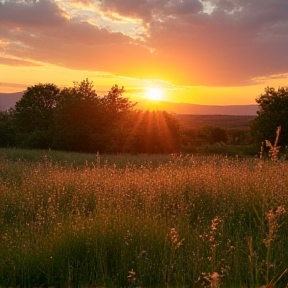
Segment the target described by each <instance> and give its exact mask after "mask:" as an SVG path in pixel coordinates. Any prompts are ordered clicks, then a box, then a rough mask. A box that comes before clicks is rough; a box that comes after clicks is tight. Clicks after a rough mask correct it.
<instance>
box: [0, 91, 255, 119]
mask: <svg viewBox="0 0 288 288" xmlns="http://www.w3.org/2000/svg"><path fill="white" fill-rule="evenodd" d="M22 95H23V92H15V93H1V92H0V111H7V110H9V109H10V108H12V107H14V106H15V104H16V102H17V101H19V100H20V99H21V97H22ZM136 108H139V109H143V110H166V111H168V112H171V113H174V114H182V115H237V116H247V115H251V116H256V115H257V111H258V106H257V105H201V104H192V103H182V102H179V103H177V102H169V101H149V100H145V99H143V100H140V101H139V102H138V104H137V106H136Z"/></svg>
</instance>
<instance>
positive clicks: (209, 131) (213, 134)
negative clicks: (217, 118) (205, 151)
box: [201, 126, 229, 144]
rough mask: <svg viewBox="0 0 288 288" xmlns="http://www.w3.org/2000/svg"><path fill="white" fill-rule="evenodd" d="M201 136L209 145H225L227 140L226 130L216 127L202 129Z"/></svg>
mask: <svg viewBox="0 0 288 288" xmlns="http://www.w3.org/2000/svg"><path fill="white" fill-rule="evenodd" d="M201 134H202V135H203V136H204V137H205V139H206V140H207V141H208V143H209V144H215V143H219V142H223V143H227V142H228V140H229V138H228V134H227V132H226V130H225V129H223V128H220V127H216V126H207V127H204V128H203V129H202V131H201Z"/></svg>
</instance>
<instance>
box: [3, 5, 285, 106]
mask: <svg viewBox="0 0 288 288" xmlns="http://www.w3.org/2000/svg"><path fill="white" fill-rule="evenodd" d="M287 12H288V0H53V1H52V0H10V1H8V0H0V92H5V93H7V92H17V91H23V90H25V89H26V88H27V87H28V86H32V85H36V84H38V83H54V84H56V85H58V86H59V87H64V86H69V87H71V86H73V83H74V81H76V82H81V81H82V80H85V79H86V78H88V79H89V80H90V81H93V84H94V87H95V90H96V91H97V92H98V91H99V94H101V93H106V92H107V91H109V89H110V88H111V87H112V86H113V85H115V84H117V85H119V86H124V88H125V90H126V92H125V93H126V94H125V95H126V96H128V97H130V98H131V99H132V100H136V101H137V100H138V99H143V98H145V97H147V93H146V91H151V89H150V90H149V88H153V87H154V88H161V89H162V94H161V97H162V99H164V100H168V101H173V102H184V103H194V104H204V105H246V104H256V103H255V98H257V97H259V96H260V95H261V94H262V93H264V89H265V87H267V86H270V87H275V88H277V87H278V86H288V52H287V47H288V13H287ZM152 90H153V89H152ZM154 90H155V89H154Z"/></svg>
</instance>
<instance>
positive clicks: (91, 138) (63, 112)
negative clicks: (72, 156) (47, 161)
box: [54, 79, 105, 152]
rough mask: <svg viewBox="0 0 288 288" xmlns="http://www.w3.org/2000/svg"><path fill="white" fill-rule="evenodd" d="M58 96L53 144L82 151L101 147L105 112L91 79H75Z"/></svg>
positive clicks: (60, 147) (58, 147) (57, 146)
mask: <svg viewBox="0 0 288 288" xmlns="http://www.w3.org/2000/svg"><path fill="white" fill-rule="evenodd" d="M60 95H61V97H60V100H59V103H58V106H57V109H56V110H55V114H54V123H55V124H54V147H55V148H57V149H64V150H74V151H83V152H94V151H97V150H99V149H100V148H102V145H101V143H100V142H101V139H100V138H101V137H100V135H101V134H102V133H104V132H105V131H104V129H105V127H104V122H103V114H104V113H103V109H102V104H101V101H100V97H99V96H98V95H97V93H96V91H95V90H94V88H93V82H89V80H88V79H86V80H84V81H82V82H81V83H78V82H74V87H69V88H64V89H63V90H62V91H61V93H60ZM99 141H100V142H99Z"/></svg>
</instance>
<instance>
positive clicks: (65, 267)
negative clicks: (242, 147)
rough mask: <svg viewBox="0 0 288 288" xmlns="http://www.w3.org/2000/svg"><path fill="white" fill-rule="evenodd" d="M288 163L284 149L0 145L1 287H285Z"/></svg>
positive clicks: (287, 276)
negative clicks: (87, 151) (136, 151)
mask: <svg viewBox="0 0 288 288" xmlns="http://www.w3.org/2000/svg"><path fill="white" fill-rule="evenodd" d="M73 155H74V156H73ZM287 175H288V162H287V161H286V162H285V161H279V162H277V163H275V162H271V161H269V160H266V161H263V160H260V159H243V160H239V159H236V158H235V159H228V158H225V157H223V156H193V155H188V156H175V155H170V156H114V157H113V156H110V157H108V156H101V155H100V156H99V155H78V154H68V153H66V154H65V153H59V152H52V151H50V152H49V151H46V152H45V151H42V152H41V151H40V152H39V151H38V152H35V151H34V152H32V151H25V150H23V151H21V150H9V149H0V193H1V201H0V237H1V239H0V243H1V244H0V245H1V249H0V287H6V286H7V287H16V286H21V287H39V286H42V287H48V286H54V287H99V286H101V287H103V286H105V287H138V286H141V287H156V286H157V287H167V286H169V287H193V286H194V287H218V286H219V285H220V287H260V286H262V285H264V287H269V288H270V287H274V286H276V287H285V286H286V285H287V283H288V273H286V272H287V270H286V269H287V268H288V249H287V243H288V241H287V240H288V239H287V237H288V233H287V232H288V217H287V212H286V211H287V209H288V200H287V199H288V197H287V187H288V177H287ZM198 279H200V280H198Z"/></svg>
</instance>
